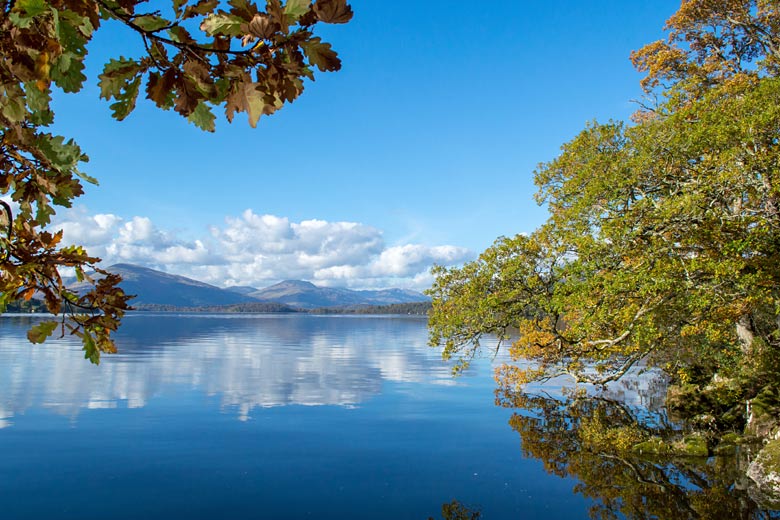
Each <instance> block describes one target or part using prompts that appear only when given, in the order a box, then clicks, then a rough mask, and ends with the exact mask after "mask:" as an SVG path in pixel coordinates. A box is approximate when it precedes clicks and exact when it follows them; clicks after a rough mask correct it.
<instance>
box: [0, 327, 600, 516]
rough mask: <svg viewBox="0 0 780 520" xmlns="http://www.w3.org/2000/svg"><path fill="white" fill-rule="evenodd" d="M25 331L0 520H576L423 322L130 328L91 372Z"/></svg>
mask: <svg viewBox="0 0 780 520" xmlns="http://www.w3.org/2000/svg"><path fill="white" fill-rule="evenodd" d="M32 320H33V318H29V317H9V316H5V317H2V318H0V461H2V462H0V500H1V502H0V503H1V504H2V505H1V506H0V518H4V519H16V518H25V519H26V518H47V519H60V518H73V519H92V518H95V519H97V518H100V519H103V518H128V519H129V518H132V519H141V518H143V519H152V518H165V519H170V518H258V519H259V518H268V519H277V518H318V519H319V518H377V519H381V518H387V519H390V518H393V519H404V518H409V519H422V520H424V519H427V518H428V517H431V516H432V517H434V518H441V512H442V505H443V504H447V503H450V502H452V501H453V500H458V501H459V502H460V503H461V504H463V505H464V506H467V507H468V508H469V509H471V510H472V511H479V512H481V514H482V518H486V519H504V518H522V519H537V518H543V519H547V520H549V519H556V518H562V519H564V518H565V519H577V518H588V508H589V506H590V505H592V503H591V502H590V501H589V500H587V499H585V498H583V497H582V496H581V495H579V494H574V493H573V492H572V489H573V487H574V486H575V484H576V482H575V481H574V480H573V479H570V478H560V477H558V476H554V475H550V474H548V473H547V472H546V471H545V470H544V469H543V466H542V462H540V461H538V460H536V459H533V458H524V457H523V455H522V452H521V448H520V437H519V436H518V433H517V432H516V431H514V430H513V429H512V428H511V427H510V426H509V425H508V420H509V418H510V416H511V413H512V412H511V410H507V409H504V408H500V407H496V406H495V405H494V395H493V388H494V384H495V383H494V382H493V379H492V369H491V364H490V360H481V361H480V362H478V363H476V364H475V365H474V367H473V369H471V370H470V371H469V372H467V373H466V374H465V375H464V376H461V377H459V378H457V379H452V377H451V376H450V370H449V367H448V366H447V365H446V364H445V363H443V362H442V361H441V359H440V354H439V352H437V351H435V350H433V349H430V348H429V347H427V346H426V324H425V320H424V319H420V318H414V317H409V318H407V317H338V316H298V315H252V316H246V315H241V316H235V315H229V316H225V315H219V316H203V315H182V316H174V315H156V316H155V315H132V316H129V317H127V318H126V320H125V323H124V325H123V327H122V329H121V332H120V334H119V335H118V346H119V349H120V353H119V354H117V355H113V356H104V357H103V360H102V362H101V364H100V365H99V366H94V365H91V364H89V362H87V361H86V360H84V359H83V355H82V353H81V351H80V347H79V345H78V344H77V343H76V342H75V341H73V340H71V339H68V338H66V339H61V340H52V341H50V342H49V343H47V344H45V345H38V346H34V345H30V344H29V343H28V342H27V340H26V339H25V332H26V330H27V329H28V328H29V327H30V325H31V324H32V323H33V321H32Z"/></svg>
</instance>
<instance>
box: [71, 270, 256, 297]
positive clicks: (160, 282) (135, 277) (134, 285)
mask: <svg viewBox="0 0 780 520" xmlns="http://www.w3.org/2000/svg"><path fill="white" fill-rule="evenodd" d="M107 270H108V271H110V272H112V273H116V274H118V275H120V276H121V277H122V283H120V284H119V285H120V287H122V289H123V290H124V291H125V293H127V294H135V295H136V297H135V298H134V299H132V300H131V301H130V305H133V306H142V305H147V304H153V305H162V306H165V305H168V306H172V307H200V306H207V305H234V304H238V303H249V302H257V300H256V299H255V298H251V297H249V296H244V295H242V294H238V293H235V292H231V291H226V290H225V289H220V288H219V287H216V286H214V285H209V284H207V283H203V282H199V281H197V280H193V279H191V278H186V277H184V276H178V275H175V274H168V273H164V272H162V271H157V270H154V269H149V268H147V267H141V266H138V265H132V264H115V265H112V266H110V267H108V268H107ZM79 285H82V284H76V285H75V286H73V287H74V288H75V289H76V290H77V291H78V289H79V288H80V287H79Z"/></svg>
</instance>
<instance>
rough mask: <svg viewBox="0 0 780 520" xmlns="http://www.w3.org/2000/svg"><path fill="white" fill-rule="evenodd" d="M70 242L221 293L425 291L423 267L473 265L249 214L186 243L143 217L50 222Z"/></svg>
mask: <svg viewBox="0 0 780 520" xmlns="http://www.w3.org/2000/svg"><path fill="white" fill-rule="evenodd" d="M55 227H58V228H60V229H62V230H63V231H64V239H65V241H66V242H69V243H76V244H82V245H85V246H86V247H87V249H88V251H89V252H90V253H91V254H94V255H96V256H100V257H101V258H103V264H104V265H111V264H114V263H118V262H125V263H134V264H139V265H144V266H147V267H152V268H156V269H161V270H164V271H167V272H170V273H176V274H181V275H184V276H189V277H192V278H196V279H198V280H202V281H205V282H208V283H213V284H215V285H220V286H228V285H249V286H253V287H264V286H267V285H270V284H272V283H275V282H278V281H280V280H284V279H303V280H311V281H313V282H314V283H316V284H318V285H330V286H340V287H351V288H366V289H367V288H384V287H390V286H394V287H405V288H416V289H423V288H426V287H428V286H429V285H430V283H431V277H430V274H429V270H430V267H431V266H432V265H433V264H434V263H437V264H445V265H454V264H458V263H461V262H463V261H466V260H469V259H470V258H472V256H473V255H472V253H471V252H470V251H468V250H467V249H465V248H462V247H457V246H452V245H444V246H427V245H421V244H402V245H393V246H388V245H387V244H386V243H385V241H384V238H383V234H382V231H381V230H379V229H376V228H374V227H371V226H367V225H364V224H360V223H356V222H328V221H325V220H304V221H301V222H292V221H290V220H289V219H288V218H286V217H279V216H275V215H258V214H256V213H254V212H253V211H251V210H246V211H244V212H243V213H242V214H241V215H239V216H235V217H234V216H230V217H227V218H226V219H225V221H224V224H223V225H221V226H216V225H215V226H211V228H210V234H209V235H208V236H205V237H202V238H198V239H192V240H185V239H182V238H180V237H179V236H177V234H176V233H174V232H172V231H170V230H164V229H161V228H159V227H157V226H156V225H155V224H154V223H153V222H152V221H151V220H150V219H149V218H146V217H140V216H136V217H133V218H132V219H130V220H125V219H123V218H121V217H119V216H116V215H111V214H98V215H90V214H88V212H87V211H85V210H84V209H74V210H70V211H68V212H66V213H65V214H64V215H63V216H62V217H60V220H59V221H57V222H56V223H55Z"/></svg>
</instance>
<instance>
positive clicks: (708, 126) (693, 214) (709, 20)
mask: <svg viewBox="0 0 780 520" xmlns="http://www.w3.org/2000/svg"><path fill="white" fill-rule="evenodd" d="M667 27H668V29H669V30H670V36H669V39H668V40H667V41H665V42H656V43H653V44H650V45H647V46H645V47H644V48H642V49H640V50H639V51H637V52H635V53H634V54H633V55H632V58H633V60H634V63H635V64H636V65H637V67H638V68H639V70H640V71H643V72H646V73H647V77H646V79H645V80H644V82H643V85H644V86H645V88H646V89H647V92H648V94H650V95H654V96H656V99H657V100H658V101H657V103H656V104H648V105H645V106H643V107H642V109H641V110H640V111H639V112H638V113H637V116H636V118H635V124H633V125H627V124H624V123H622V122H608V123H601V124H600V123H591V124H589V125H588V126H587V127H586V128H585V129H584V130H583V131H582V132H581V133H580V134H579V135H577V136H576V137H575V138H574V139H573V140H572V141H570V142H568V143H566V144H565V145H564V146H563V147H562V153H561V154H560V156H559V157H557V158H556V159H555V160H553V161H551V162H548V163H545V164H542V165H540V166H539V167H538V169H537V170H536V172H535V182H536V184H537V186H538V188H539V191H538V193H537V200H538V201H539V202H540V203H543V204H546V205H547V207H548V208H549V210H550V217H549V219H548V221H547V222H546V223H545V224H544V225H543V226H542V227H541V228H540V229H538V230H536V231H535V232H533V233H532V234H530V235H528V236H523V235H520V236H517V237H514V238H500V239H499V240H498V241H497V242H496V243H495V244H494V245H493V246H492V247H490V248H489V249H488V250H487V251H485V252H484V253H483V254H482V255H481V256H480V257H479V259H477V260H476V261H475V262H472V263H469V264H467V265H465V266H463V267H462V268H456V269H444V268H438V269H437V270H436V275H437V279H436V282H435V284H434V286H433V288H432V289H431V291H430V295H431V296H432V297H433V311H432V313H431V318H430V330H431V342H432V344H435V345H440V344H441V345H443V346H444V354H445V357H449V356H462V357H464V358H465V359H466V360H468V358H469V357H470V356H473V355H474V353H475V352H476V351H477V349H478V348H479V340H480V338H481V337H482V336H483V335H484V334H496V335H498V336H499V337H508V335H509V333H510V331H512V330H517V332H518V334H517V337H518V339H517V340H516V341H515V342H514V343H513V344H512V345H511V347H510V349H509V352H510V354H511V356H512V358H513V359H514V360H515V361H516V363H515V364H512V365H507V366H504V367H502V369H501V370H500V373H499V378H500V379H501V381H502V382H503V383H504V384H505V385H506V386H507V387H509V388H513V387H516V386H518V385H523V384H525V383H528V382H530V381H535V380H545V379H549V378H551V377H554V376H557V375H559V374H570V375H571V376H573V377H574V378H575V379H576V380H577V381H581V382H592V383H597V384H605V383H608V382H610V381H614V380H615V379H618V378H620V377H621V376H622V375H624V374H625V373H626V372H627V371H628V370H630V369H631V368H632V367H635V366H637V364H638V363H640V362H642V363H647V364H650V365H655V366H659V367H662V368H664V369H665V370H666V371H667V372H668V373H669V374H670V375H672V376H673V377H674V378H675V379H677V380H678V381H682V382H686V381H687V380H691V379H693V378H698V379H700V381H699V383H700V384H702V385H705V384H706V383H707V382H708V381H709V380H710V379H711V378H712V376H713V374H716V373H718V374H719V375H720V376H721V377H742V376H748V375H749V378H748V379H751V381H746V382H744V384H742V385H741V389H742V391H743V395H742V397H744V398H749V397H750V396H751V393H752V395H755V392H756V391H757V389H758V388H759V387H760V384H756V383H757V382H759V381H760V380H762V378H763V380H764V381H763V382H764V383H766V382H767V381H768V380H772V379H776V378H777V377H778V376H779V375H780V373H778V372H777V371H774V370H773V369H771V367H769V366H768V365H765V364H764V363H760V362H759V360H761V359H776V358H777V354H778V350H779V349H780V337H779V334H778V333H779V331H778V320H777V316H778V305H780V292H779V291H778V287H780V267H778V266H780V198H779V196H780V153H778V152H779V149H778V146H780V143H779V142H778V128H780V78H778V74H777V72H778V59H780V55H779V54H778V48H779V47H780V13H779V12H778V6H777V2H770V1H763V0H744V1H738V0H733V1H732V0H719V1H710V0H684V1H683V2H682V6H681V8H680V10H679V11H678V12H677V13H676V14H675V15H674V16H673V17H672V18H671V19H670V20H669V22H668V25H667Z"/></svg>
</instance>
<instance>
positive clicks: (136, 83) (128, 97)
mask: <svg viewBox="0 0 780 520" xmlns="http://www.w3.org/2000/svg"><path fill="white" fill-rule="evenodd" d="M140 86H141V76H136V77H135V79H134V80H133V81H131V82H130V83H128V84H127V85H126V86H125V88H124V90H122V92H121V93H120V94H119V95H117V96H116V100H117V101H116V103H113V104H111V111H112V112H113V114H112V115H113V116H114V118H115V119H116V120H117V121H122V120H123V119H124V118H126V117H127V116H128V115H130V112H132V111H133V110H135V102H136V100H137V99H138V89H139V88H140Z"/></svg>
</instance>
